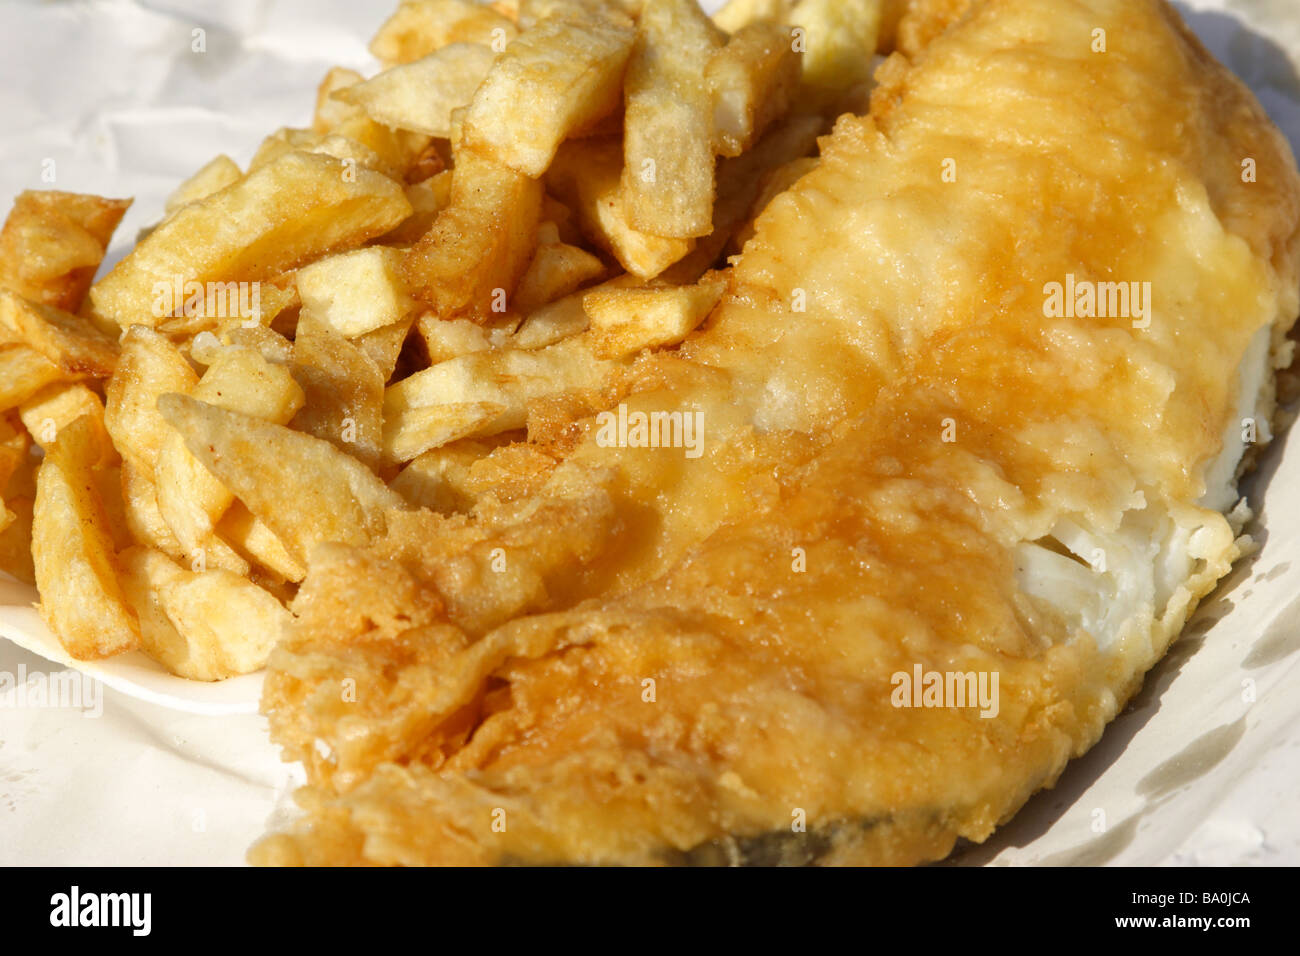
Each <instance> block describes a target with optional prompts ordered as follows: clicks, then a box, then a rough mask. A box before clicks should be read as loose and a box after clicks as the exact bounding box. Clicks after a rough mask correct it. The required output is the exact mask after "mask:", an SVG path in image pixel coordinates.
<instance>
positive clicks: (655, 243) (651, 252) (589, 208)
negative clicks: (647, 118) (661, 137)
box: [547, 139, 712, 279]
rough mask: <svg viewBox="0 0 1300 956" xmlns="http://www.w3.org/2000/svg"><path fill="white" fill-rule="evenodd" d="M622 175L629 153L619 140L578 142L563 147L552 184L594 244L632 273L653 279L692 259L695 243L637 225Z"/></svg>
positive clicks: (551, 176)
mask: <svg viewBox="0 0 1300 956" xmlns="http://www.w3.org/2000/svg"><path fill="white" fill-rule="evenodd" d="M710 162H712V157H710ZM622 174H623V148H622V146H621V144H620V143H619V142H618V141H617V140H609V139H589V140H578V141H575V142H570V143H565V144H564V146H563V147H561V148H560V151H559V152H558V153H557V154H556V157H555V162H554V164H553V165H552V166H551V169H550V171H549V172H548V173H547V184H548V185H549V186H550V187H551V188H552V189H554V190H555V192H556V194H557V195H558V196H559V197H560V198H561V199H562V200H564V201H565V202H566V203H567V204H568V205H569V206H570V207H572V208H573V209H574V211H575V212H576V213H577V215H578V221H579V225H580V228H581V229H582V232H583V234H584V235H586V236H587V238H588V239H589V240H591V241H592V242H594V243H595V244H596V245H598V246H600V247H601V248H602V249H604V250H605V251H606V252H608V253H609V254H610V255H612V256H613V257H614V258H615V259H617V260H618V261H619V264H620V265H622V267H623V268H624V269H626V270H627V271H628V272H630V273H632V274H633V275H636V276H639V277H640V278H642V279H652V278H654V277H655V276H657V275H659V274H660V273H661V272H663V271H664V270H665V269H667V268H668V267H669V266H671V265H672V264H673V263H674V262H677V261H679V260H681V259H683V258H684V257H685V256H687V255H688V254H689V253H690V251H691V250H692V249H694V248H695V240H694V239H669V238H665V237H663V236H657V235H653V234H651V233H648V232H644V231H642V230H641V229H638V228H637V227H636V226H634V225H633V224H632V221H631V216H630V213H629V211H628V207H627V201H626V200H627V197H626V195H625V193H624V190H623V186H622Z"/></svg>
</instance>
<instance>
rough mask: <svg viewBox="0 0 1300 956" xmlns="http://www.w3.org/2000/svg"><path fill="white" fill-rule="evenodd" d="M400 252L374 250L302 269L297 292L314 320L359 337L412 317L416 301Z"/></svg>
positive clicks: (358, 251) (353, 253) (375, 247)
mask: <svg viewBox="0 0 1300 956" xmlns="http://www.w3.org/2000/svg"><path fill="white" fill-rule="evenodd" d="M404 258H405V254H404V253H403V252H402V251H401V250H400V249H389V248H385V247H384V246H370V247H368V248H366V249H357V250H355V251H353V252H344V253H340V254H339V255H337V256H330V257H328V258H326V259H321V260H319V261H317V262H314V263H312V264H311V265H309V266H304V267H303V268H302V269H299V270H298V281H297V284H298V294H299V295H300V296H301V297H302V305H303V308H304V309H306V310H307V311H308V312H310V313H311V316H312V318H313V320H316V321H318V322H322V323H324V324H325V325H327V326H328V327H329V328H331V329H333V330H334V331H335V332H337V333H338V334H339V335H343V336H346V337H347V338H355V337H356V336H359V335H365V334H366V333H367V332H373V331H374V330H375V329H379V328H383V327H384V326H386V325H393V324H394V323H396V322H400V321H402V320H403V319H405V318H406V317H407V316H409V315H410V313H411V311H412V310H413V309H414V308H415V301H414V299H412V298H411V295H410V293H409V292H408V291H407V289H406V280H405V279H404V278H403V276H402V260H403V259H404Z"/></svg>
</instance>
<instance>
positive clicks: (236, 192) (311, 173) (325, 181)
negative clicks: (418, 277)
mask: <svg viewBox="0 0 1300 956" xmlns="http://www.w3.org/2000/svg"><path fill="white" fill-rule="evenodd" d="M410 214H411V204H410V203H408V202H407V201H406V196H405V194H404V193H403V191H402V187H401V186H400V185H399V184H397V183H395V182H393V180H391V179H389V178H388V177H386V176H383V175H380V174H379V173H376V172H374V171H373V170H370V169H365V168H355V167H348V166H347V165H345V164H344V163H343V162H341V161H340V160H337V159H334V158H332V157H329V156H324V155H321V154H319V153H303V152H292V153H288V154H286V155H284V156H281V157H280V158H279V159H277V160H275V161H274V162H272V163H270V164H268V165H266V166H264V167H262V168H261V169H258V170H255V171H253V172H251V173H249V174H248V175H247V176H245V177H244V178H243V179H241V180H240V181H239V182H238V183H236V184H235V185H233V186H229V187H227V188H226V189H223V190H221V191H220V192H217V193H214V194H213V195H211V196H208V197H207V198H206V199H201V200H199V201H198V202H195V203H191V204H190V205H188V206H185V207H183V208H181V209H179V210H177V211H176V213H175V215H173V216H172V217H171V218H170V219H169V220H167V222H165V223H163V224H162V225H160V226H159V227H158V228H157V229H155V230H154V231H153V232H151V233H150V234H149V235H148V237H147V238H145V239H144V241H143V242H141V243H140V244H139V245H138V246H136V247H135V250H134V251H133V252H132V253H131V254H130V255H128V256H127V257H126V258H125V259H123V260H122V261H121V262H119V263H118V264H117V267H116V268H114V269H113V271H112V272H110V273H109V274H108V275H107V276H105V277H104V278H103V279H101V280H100V281H99V282H98V283H97V284H96V285H95V286H94V287H93V288H92V289H91V292H90V301H91V304H92V306H93V307H94V309H95V311H96V312H97V313H98V314H99V315H101V316H103V317H105V318H108V319H111V320H113V321H115V322H116V323H117V324H118V325H120V326H121V327H122V328H127V327H129V326H131V325H147V326H153V325H156V324H158V322H159V321H161V320H162V319H164V318H167V317H170V316H172V315H176V314H180V313H181V312H182V310H183V308H184V302H183V301H182V302H177V301H176V299H177V298H178V297H177V296H175V295H174V294H173V292H172V290H173V289H175V288H176V287H177V286H178V285H179V286H180V287H181V289H182V297H184V298H188V297H189V296H190V292H189V290H188V289H187V288H186V286H187V284H188V283H197V284H199V285H201V286H203V287H204V288H206V287H207V283H227V282H232V281H237V282H258V281H260V280H263V279H270V278H273V277H275V276H278V275H280V274H281V273H282V272H285V271H287V270H290V269H294V268H296V267H297V266H300V265H302V264H304V263H306V262H310V261H311V260H313V259H317V258H319V257H320V256H322V255H325V254H327V253H331V252H337V251H341V250H343V249H349V248H353V247H355V246H359V245H360V244H361V243H363V242H365V241H366V240H367V239H371V238H374V237H375V236H379V235H383V234H384V233H385V232H387V231H389V230H390V229H392V228H393V227H394V226H396V225H397V224H398V223H400V222H401V221H402V220H403V219H405V218H406V217H407V216H409V215H410Z"/></svg>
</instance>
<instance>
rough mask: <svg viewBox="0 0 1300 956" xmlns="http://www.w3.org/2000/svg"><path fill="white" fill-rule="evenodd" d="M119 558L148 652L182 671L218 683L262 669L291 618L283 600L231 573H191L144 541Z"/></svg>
mask: <svg viewBox="0 0 1300 956" xmlns="http://www.w3.org/2000/svg"><path fill="white" fill-rule="evenodd" d="M121 563H122V567H123V572H124V573H123V582H122V584H123V590H124V592H125V595H126V597H127V599H128V600H129V602H130V604H131V606H132V608H133V609H134V611H135V613H136V615H137V616H138V618H139V621H140V638H141V645H142V648H143V650H144V651H145V652H146V653H147V654H149V656H150V657H152V658H154V659H155V660H156V661H158V663H160V664H162V665H163V666H164V667H166V668H167V669H168V670H169V671H171V672H172V673H173V674H177V675H179V676H180V677H186V678H189V679H190V680H203V681H216V680H224V679H225V678H227V677H234V676H235V675H236V674H249V673H252V672H253V671H256V670H258V669H260V668H261V667H262V666H263V665H265V664H266V658H267V656H268V655H269V654H270V653H271V648H272V647H274V646H275V642H276V641H277V640H278V639H279V637H280V631H281V629H282V628H283V627H284V626H285V625H286V624H288V622H289V619H290V615H289V612H288V611H287V610H285V608H284V605H282V604H281V603H280V602H279V601H277V600H276V599H275V598H274V597H273V596H271V595H270V594H268V593H267V592H266V591H264V590H262V588H260V587H258V586H257V585H256V584H253V583H252V582H251V581H246V580H244V579H243V578H241V577H240V576H239V575H237V574H232V573H231V572H229V571H226V570H223V569H215V570H211V571H202V572H194V571H189V570H186V569H185V568H182V567H180V566H179V565H177V564H176V563H175V562H174V561H172V559H171V558H169V557H167V555H165V554H163V553H162V552H160V551H154V550H152V549H149V548H142V547H135V548H128V549H127V550H126V551H124V552H123V553H122V557H121Z"/></svg>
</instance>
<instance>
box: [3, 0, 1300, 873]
mask: <svg viewBox="0 0 1300 956" xmlns="http://www.w3.org/2000/svg"><path fill="white" fill-rule="evenodd" d="M390 5H395V0H393V4H390V3H387V2H380V3H375V4H370V3H356V2H349V0H234V2H224V3H221V4H209V3H204V2H202V0H69V2H60V3H46V2H38V0H22V2H9V3H6V4H4V5H2V6H0V38H3V39H0V44H2V47H3V56H0V201H2V202H3V203H5V204H6V205H7V203H8V201H9V200H10V198H11V197H12V196H13V195H15V194H16V193H17V192H19V191H20V190H22V189H51V188H54V189H66V190H70V191H75V192H90V193H98V194H100V195H105V196H114V197H123V196H133V197H135V205H134V206H133V207H132V208H131V210H130V212H129V213H128V215H127V217H126V219H125V220H124V222H123V224H122V227H121V228H120V229H119V231H118V237H117V241H116V242H115V243H114V245H113V248H112V249H111V250H110V256H109V262H110V263H111V262H113V261H116V259H117V258H119V257H120V256H121V255H122V254H124V252H125V251H126V249H128V248H129V247H130V244H131V240H132V237H134V235H135V234H136V231H137V230H138V229H140V228H141V227H143V226H146V225H148V224H150V223H151V222H153V221H155V220H156V219H157V218H158V217H159V215H160V214H161V211H162V206H163V200H164V199H165V197H166V196H167V194H168V193H169V192H170V191H171V190H172V188H174V187H175V186H176V185H177V184H178V183H179V182H180V181H181V180H183V179H184V178H186V177H187V176H189V175H190V174H191V173H193V172H194V171H195V170H197V169H198V168H199V167H200V166H202V165H203V164H204V163H205V162H207V161H208V160H209V159H211V158H212V157H213V156H214V155H216V154H217V153H222V152H224V153H228V154H229V155H230V156H231V157H232V158H234V159H235V160H236V161H237V162H239V163H240V164H241V166H242V165H245V164H246V163H247V162H248V160H249V159H250V158H251V156H252V153H253V151H254V149H255V148H256V146H257V144H258V143H259V142H260V141H261V139H262V137H263V136H265V135H266V134H267V133H269V132H271V131H272V130H274V129H275V128H277V127H280V126H292V125H298V126H302V125H306V124H307V123H308V122H309V120H310V116H311V108H312V104H313V100H314V94H315V88H316V84H317V83H318V81H319V79H320V77H321V76H322V75H323V74H324V72H325V71H326V70H327V69H328V68H329V67H330V66H333V65H336V64H342V65H345V66H351V67H354V68H357V69H361V70H362V71H364V72H369V71H372V70H373V69H374V68H375V67H376V64H374V62H373V60H372V59H371V57H370V56H369V54H368V53H367V51H366V48H365V43H366V41H367V40H368V39H369V37H370V35H371V34H372V33H373V32H374V30H375V29H376V28H377V27H378V25H379V24H380V23H381V22H382V20H383V19H384V17H385V16H386V15H387V13H388V12H390V11H389V7H390ZM716 5H718V4H716V3H715V4H711V5H710V6H716ZM1180 9H1182V11H1183V12H1184V15H1185V16H1187V18H1188V20H1189V22H1190V23H1191V25H1192V27H1193V29H1195V30H1196V32H1197V33H1198V34H1200V36H1201V37H1202V39H1204V40H1205V42H1206V43H1207V45H1208V46H1209V47H1210V48H1211V49H1212V50H1213V51H1214V53H1215V54H1216V55H1217V56H1218V57H1219V58H1220V59H1222V60H1224V61H1225V62H1226V63H1228V64H1229V66H1231V67H1232V68H1233V69H1234V70H1235V71H1236V72H1237V73H1238V74H1239V75H1240V76H1242V77H1243V79H1245V80H1246V81H1247V82H1248V83H1249V84H1250V85H1251V86H1252V88H1254V89H1255V91H1256V93H1257V94H1258V95H1259V97H1260V100H1261V101H1262V102H1263V104H1264V105H1265V107H1266V108H1267V109H1268V110H1269V112H1270V113H1271V115H1272V116H1273V118H1274V119H1275V120H1276V121H1277V122H1278V123H1279V125H1281V126H1282V128H1283V129H1284V130H1285V131H1286V132H1287V134H1288V136H1289V137H1290V138H1291V141H1292V143H1293V144H1300V79H1298V76H1297V75H1298V73H1300V7H1298V6H1297V5H1296V2H1295V0H1197V2H1195V3H1192V4H1190V5H1189V4H1183V5H1180ZM200 48H201V49H200ZM51 177H52V178H51ZM1247 490H1248V491H1249V492H1250V494H1251V503H1252V505H1253V506H1254V507H1255V508H1256V510H1257V511H1259V512H1260V521H1259V528H1258V529H1256V528H1252V529H1250V530H1251V531H1252V533H1254V534H1255V535H1256V537H1257V538H1259V539H1260V540H1262V542H1263V547H1262V548H1261V550H1260V551H1259V552H1258V553H1257V554H1256V555H1254V556H1253V557H1251V558H1249V559H1247V560H1244V561H1243V562H1241V563H1240V564H1239V566H1238V567H1237V569H1236V570H1235V571H1234V573H1233V574H1232V575H1231V577H1230V578H1229V579H1228V580H1227V581H1225V582H1224V583H1223V585H1222V586H1221V587H1220V588H1219V590H1218V591H1217V592H1216V594H1215V595H1214V596H1213V597H1212V598H1211V599H1209V600H1208V601H1207V602H1206V603H1205V604H1204V606H1203V607H1202V608H1201V610H1200V611H1199V612H1198V614H1197V616H1196V618H1195V619H1194V620H1193V622H1192V624H1191V625H1190V626H1189V628H1188V630H1187V633H1186V634H1185V635H1184V636H1183V638H1182V639H1181V640H1180V641H1179V643H1178V644H1176V645H1175V647H1174V648H1173V650H1172V651H1171V652H1170V654H1169V655H1168V657H1167V658H1166V659H1165V660H1164V661H1163V662H1162V663H1161V664H1160V665H1159V666H1158V667H1157V668H1156V669H1155V670H1154V671H1153V672H1152V673H1151V675H1150V676H1149V677H1148V679H1147V685H1146V687H1145V688H1144V689H1143V691H1142V693H1141V694H1140V695H1139V696H1138V697H1137V699H1136V700H1135V701H1134V702H1133V703H1132V704H1131V705H1130V706H1129V708H1128V709H1127V710H1126V712H1125V713H1124V714H1123V715H1122V716H1120V717H1119V718H1118V719H1117V720H1116V721H1115V722H1114V723H1113V724H1112V725H1111V726H1110V727H1109V728H1108V730H1107V731H1106V735H1105V737H1104V738H1103V739H1102V741H1101V743H1100V744H1099V745H1098V746H1097V747H1096V748H1094V749H1093V750H1092V751H1091V752H1090V753H1089V754H1087V755H1086V756H1085V757H1083V758H1081V759H1080V760H1077V761H1075V762H1074V763H1073V764H1071V766H1070V767H1069V768H1068V769H1067V770H1066V772H1065V775H1064V776H1063V778H1062V779H1061V781H1060V782H1059V784H1058V785H1057V787H1056V788H1055V789H1053V790H1051V791H1047V792H1045V793H1042V794H1040V795H1039V796H1037V797H1035V798H1034V799H1033V800H1032V801H1031V802H1030V804H1029V805H1028V806H1027V807H1026V808H1025V809H1024V810H1023V811H1022V812H1021V813H1020V814H1019V815H1018V816H1017V817H1016V818H1015V819H1014V820H1013V821H1012V822H1011V823H1010V824H1009V825H1008V826H1007V827H1005V828H1004V829H1002V830H1001V831H999V833H998V834H996V835H995V836H994V837H993V839H992V840H990V841H989V842H988V843H987V844H985V845H983V846H978V847H968V848H964V849H961V850H960V851H959V852H958V854H957V855H956V856H955V858H954V861H955V862H958V863H961V864H978V863H995V864H1071V863H1074V864H1077V863H1088V864H1100V863H1112V864H1129V865H1140V864H1169V865H1178V864H1202V865H1220V864H1241V863H1274V864H1277V863H1290V864H1296V863H1300V799H1298V798H1297V794H1300V447H1298V445H1297V442H1296V441H1290V442H1285V441H1279V442H1278V443H1277V444H1276V445H1275V447H1274V448H1273V449H1272V450H1271V451H1270V453H1269V454H1268V455H1267V457H1266V458H1265V460H1264V466H1263V468H1262V470H1261V471H1260V473H1259V474H1258V475H1257V476H1256V477H1255V478H1253V479H1252V480H1251V482H1250V483H1249V485H1248V488H1247ZM32 597H33V595H32V593H31V592H30V591H28V590H23V589H22V588H20V587H18V586H16V585H14V584H13V583H12V582H8V583H6V582H3V581H0V636H7V637H18V638H20V639H21V640H22V641H23V643H24V644H26V645H27V646H29V647H39V646H41V645H42V642H43V641H44V642H45V643H46V645H48V636H47V635H43V633H42V629H41V627H40V625H39V620H38V619H37V618H36V616H35V615H34V613H33V612H32V611H31V609H30V603H29V602H30V601H31V600H32ZM42 653H46V654H48V655H49V656H51V657H54V658H55V660H56V661H59V662H60V663H52V662H51V661H48V660H45V659H43V658H42V657H39V656H37V655H36V654H33V653H31V652H29V651H28V650H24V649H22V648H20V647H18V646H17V645H15V644H13V643H10V642H8V641H0V865H11V864H41V865H51V864H77V865H118V864H120V865H154V864H163V865H166V864H180V865H193V864H207V865H235V864H239V863H241V862H242V861H243V854H244V851H245V849H246V848H247V846H248V845H249V844H250V843H251V842H252V841H253V840H254V839H256V837H257V836H258V835H259V834H260V833H262V832H263V831H264V829H265V828H266V827H267V826H268V825H269V824H274V822H275V821H276V820H278V819H280V818H281V815H282V814H285V813H288V812H291V811H290V802H289V800H288V793H289V791H290V790H291V789H292V787H293V786H296V785H297V783H298V782H299V781H300V771H298V770H297V768H292V767H289V766H287V765H285V764H282V763H280V762H279V760H278V758H277V754H276V751H275V748H274V747H273V746H272V745H271V744H270V743H269V741H268V738H267V732H266V721H265V719H264V718H261V717H259V716H256V715H255V714H254V713H252V710H253V708H254V705H255V700H256V696H257V689H258V678H256V677H250V678H242V679H240V680H239V681H238V682H227V684H226V685H225V686H216V687H193V686H192V685H186V684H185V683H184V682H177V681H175V680H174V679H171V678H169V677H168V676H167V675H165V674H163V673H162V672H161V670H160V669H159V668H157V667H156V665H152V664H151V663H150V662H148V661H147V660H145V659H144V658H143V657H142V656H140V655H130V656H128V657H125V658H123V659H120V660H117V661H114V662H109V663H106V664H103V665H98V669H97V670H96V671H95V674H96V675H97V676H98V677H100V678H102V679H103V681H104V682H105V683H104V684H101V683H99V682H95V681H77V682H75V683H72V684H62V685H61V686H60V684H61V682H63V681H64V680H65V678H63V677H62V676H52V675H59V674H60V673H61V672H62V671H63V666H64V664H66V658H63V657H61V656H60V655H59V653H58V651H57V650H51V649H50V647H49V646H45V648H44V650H43V651H42ZM6 677H7V678H8V680H6ZM24 679H25V680H26V681H27V683H26V684H25V685H23V686H16V685H19V684H22V683H23V680H24ZM106 685H107V686H106ZM115 687H116V688H123V689H125V690H127V691H128V692H129V693H124V692H122V690H121V689H114V688H115ZM73 691H75V692H76V693H78V694H80V695H81V699H80V701H79V703H80V705H81V706H80V707H74V706H54V704H56V703H58V700H57V698H58V697H59V694H60V692H61V693H62V694H63V695H64V699H65V701H66V700H67V699H68V697H67V695H69V694H70V693H72V692H73ZM43 692H44V694H45V698H46V699H45V700H44V702H42V699H41V696H40V695H41V694H42V693H43ZM52 698H53V699H52ZM177 708H188V710H189V711H191V712H188V713H187V712H184V711H183V710H178V709H177Z"/></svg>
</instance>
